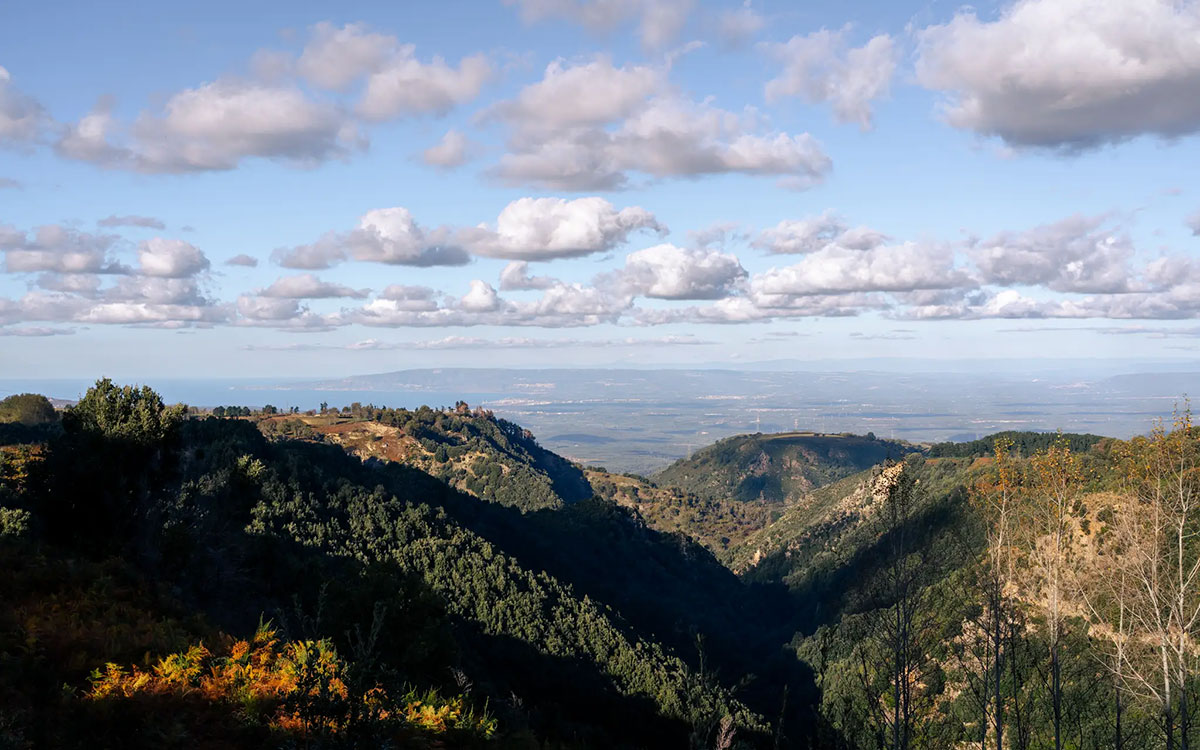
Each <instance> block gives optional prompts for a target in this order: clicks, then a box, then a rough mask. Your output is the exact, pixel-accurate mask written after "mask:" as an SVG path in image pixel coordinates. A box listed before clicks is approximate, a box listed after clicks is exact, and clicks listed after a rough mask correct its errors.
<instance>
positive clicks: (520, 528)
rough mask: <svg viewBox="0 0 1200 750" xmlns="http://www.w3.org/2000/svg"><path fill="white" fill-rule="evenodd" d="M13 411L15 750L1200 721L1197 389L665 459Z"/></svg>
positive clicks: (365, 422)
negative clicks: (1159, 416)
mask: <svg viewBox="0 0 1200 750" xmlns="http://www.w3.org/2000/svg"><path fill="white" fill-rule="evenodd" d="M15 404H16V407H17V408H15V409H14V410H13V412H12V413H15V414H18V415H20V416H19V417H15V418H14V417H9V420H10V422H9V423H8V424H6V425H3V430H2V431H0V438H2V440H0V442H2V443H3V444H2V446H0V565H2V566H3V569H4V570H5V571H6V573H7V575H5V576H4V577H3V578H2V579H0V601H3V606H2V608H0V747H6V748H7V747H15V748H27V747H28V748H33V747H89V748H90V747H146V748H151V747H155V748H157V747H179V748H184V747H189V748H190V747H214V748H249V747H281V748H282V747H299V746H304V747H331V748H332V747H387V746H394V747H502V748H503V747H519V748H570V747H594V748H609V747H630V748H634V747H638V748H672V747H674V748H697V749H699V748H723V749H725V750H728V749H729V748H735V747H742V748H845V749H847V750H860V749H861V750H873V749H877V748H887V749H889V750H892V749H895V750H900V749H901V748H906V749H907V748H912V749H913V750H915V749H917V748H930V749H936V750H940V749H941V748H980V749H981V750H984V749H986V748H996V750H1005V749H1007V748H1021V749H1022V750H1035V749H1036V748H1056V749H1059V748H1080V749H1083V748H1095V749H1097V750H1099V749H1100V748H1113V747H1120V748H1124V749H1125V750H1132V749H1134V748H1137V749H1138V750H1143V749H1144V750H1151V749H1155V750H1157V749H1159V748H1169V749H1170V750H1175V749H1176V748H1179V750H1182V749H1183V748H1186V747H1190V746H1191V744H1192V743H1193V742H1195V741H1196V740H1197V739H1198V738H1197V737H1196V734H1197V730H1196V727H1195V724H1196V722H1195V711H1196V706H1198V705H1200V702H1198V699H1200V696H1197V694H1196V693H1197V688H1198V687H1200V681H1198V680H1197V669H1198V668H1200V659H1198V658H1197V654H1200V647H1198V645H1197V641H1196V639H1197V637H1198V636H1200V616H1198V615H1197V614H1196V613H1197V612H1200V542H1198V541H1197V540H1200V433H1198V432H1197V430H1196V428H1194V427H1193V426H1192V424H1191V421H1190V416H1189V415H1188V414H1187V413H1186V412H1184V413H1182V414H1180V415H1178V416H1177V419H1176V421H1175V423H1174V425H1172V426H1170V427H1167V428H1164V429H1162V430H1159V431H1157V432H1155V433H1154V434H1152V435H1150V436H1148V437H1146V438H1137V439H1134V440H1131V441H1117V440H1112V439H1107V438H1104V439H1100V438H1097V437H1096V436H1091V435H1045V434H1041V433H1005V434H1001V435H998V436H993V437H992V438H988V439H985V440H981V441H975V442H973V443H962V444H938V445H935V446H918V445H909V444H904V443H895V442H891V441H881V440H877V439H875V438H874V437H873V436H866V437H859V436H853V435H814V434H799V433H789V434H785V435H781V436H770V435H751V436H742V437H738V438H732V439H729V440H725V441H722V442H720V443H718V444H716V445H715V446H712V447H711V448H709V449H705V450H702V451H699V452H697V454H696V455H695V456H693V457H692V458H691V459H690V460H685V461H682V462H679V463H678V464H676V465H674V466H672V467H670V468H669V469H668V470H666V471H664V472H663V473H661V474H660V475H658V476H656V477H655V478H653V480H650V479H646V478H642V477H637V476H633V475H617V474H611V473H608V472H605V471H603V470H595V469H593V470H588V471H586V472H584V471H583V470H582V469H580V468H579V467H577V466H575V465H573V464H571V463H570V462H568V461H566V460H565V459H562V458H561V457H558V456H556V455H554V454H553V453H551V452H549V451H546V450H544V449H543V448H541V447H540V446H539V445H538V444H537V441H536V440H535V439H534V437H533V436H532V435H530V434H528V433H527V432H526V431H524V430H522V429H521V428H520V427H518V426H516V425H513V424H511V423H508V422H504V421H503V420H498V419H496V418H495V417H494V416H493V415H491V414H490V413H487V412H485V411H482V410H472V409H469V408H468V407H467V406H466V405H465V404H459V405H458V406H457V407H456V408H454V409H443V410H435V409H428V408H422V409H418V410H412V411H407V410H390V409H383V408H377V407H374V406H365V407H364V406H361V405H352V406H350V407H347V408H344V409H342V408H339V409H329V408H323V409H322V410H320V411H319V412H313V413H309V414H299V413H291V414H285V415H281V414H278V413H276V412H275V411H274V410H271V409H263V410H245V412H243V411H242V410H241V409H237V410H235V411H233V410H221V413H222V414H230V415H229V416H221V417H216V416H211V415H208V414H203V413H199V412H197V411H196V410H194V409H188V408H186V407H183V406H169V405H166V404H163V403H162V401H161V399H160V398H159V397H158V396H157V394H156V393H154V391H152V390H150V389H149V388H132V387H120V386H116V385H114V384H112V383H110V382H108V381H100V382H98V383H97V385H96V386H95V387H94V388H93V389H92V390H90V391H89V392H88V394H87V395H86V396H85V397H84V398H83V399H82V400H81V401H80V402H79V404H77V405H76V406H73V407H70V408H68V409H66V410H64V411H62V412H54V411H53V410H52V409H51V411H49V412H47V411H46V404H44V403H42V401H39V400H38V399H37V398H35V397H28V396H22V397H21V398H20V399H19V400H17V401H16V402H15ZM231 411H232V413H231ZM30 415H32V416H30ZM988 444H990V448H989V449H988V450H987V451H986V452H985V451H983V449H982V447H981V446H983V445H988Z"/></svg>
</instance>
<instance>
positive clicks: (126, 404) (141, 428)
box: [63, 378, 186, 443]
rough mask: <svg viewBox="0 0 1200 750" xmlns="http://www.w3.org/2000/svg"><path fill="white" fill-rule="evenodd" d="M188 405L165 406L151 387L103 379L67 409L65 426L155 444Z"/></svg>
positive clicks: (173, 424)
mask: <svg viewBox="0 0 1200 750" xmlns="http://www.w3.org/2000/svg"><path fill="white" fill-rule="evenodd" d="M185 408H186V407H184V406H183V405H182V404H176V405H175V406H166V405H164V404H163V400H162V397H161V396H159V395H158V393H156V392H155V391H154V389H152V388H151V387H150V386H146V385H144V386H142V387H141V388H138V387H137V386H132V385H124V386H118V385H116V384H115V383H113V382H112V380H110V379H108V378H103V379H101V380H97V381H96V384H95V385H94V386H92V387H91V388H89V389H88V391H87V393H85V394H84V395H83V398H81V399H80V400H79V403H78V404H76V405H75V406H72V407H71V408H69V409H67V411H66V413H65V414H64V417H63V425H64V426H65V427H66V428H67V429H68V430H71V431H78V432H90V433H96V434H100V435H104V436H105V437H111V438H121V439H125V440H132V441H135V442H139V443H153V442H156V441H159V440H162V439H164V438H165V437H167V436H168V435H169V434H170V433H171V432H172V431H173V430H174V428H175V426H176V425H178V424H179V421H180V420H181V419H182V418H183V413H184V410H185Z"/></svg>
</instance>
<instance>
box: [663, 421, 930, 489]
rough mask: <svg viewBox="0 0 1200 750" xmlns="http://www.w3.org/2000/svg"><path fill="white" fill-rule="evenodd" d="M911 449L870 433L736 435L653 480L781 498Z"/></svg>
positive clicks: (828, 481)
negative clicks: (864, 435)
mask: <svg viewBox="0 0 1200 750" xmlns="http://www.w3.org/2000/svg"><path fill="white" fill-rule="evenodd" d="M915 450H917V448H916V447H915V446H910V445H907V444H905V443H900V442H896V441H892V440H879V439H878V438H876V437H875V436H874V435H867V436H866V437H862V436H859V435H825V434H819V433H811V432H796V433H783V434H780V435H763V434H755V435H737V436H735V437H731V438H726V439H725V440H721V441H719V442H717V443H714V444H713V445H710V446H708V447H707V448H702V449H701V450H698V451H696V453H695V454H693V455H692V456H691V457H690V458H685V459H682V460H679V461H676V462H675V463H673V464H671V465H670V466H668V467H667V468H665V469H663V470H662V471H660V472H659V473H658V474H656V475H654V480H655V481H656V482H658V483H659V484H664V485H672V486H675V487H679V488H681V489H684V490H687V491H689V492H693V493H695V494H697V495H699V496H701V497H709V498H720V499H731V500H741V501H756V500H757V501H762V502H769V503H785V502H787V501H789V500H794V499H796V498H798V497H799V496H800V495H801V494H802V493H804V492H807V491H809V490H812V489H814V488H816V487H820V486H822V485H826V484H829V483H830V482H833V481H836V480H838V479H841V478H842V477H846V476H849V475H851V474H855V473H857V472H860V471H862V470H864V469H869V468H871V467H872V466H876V465H878V464H879V463H882V462H883V461H886V460H888V459H898V458H901V457H903V456H904V455H905V454H907V453H911V452H913V451H915Z"/></svg>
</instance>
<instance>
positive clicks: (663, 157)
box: [0, 0, 1200, 378]
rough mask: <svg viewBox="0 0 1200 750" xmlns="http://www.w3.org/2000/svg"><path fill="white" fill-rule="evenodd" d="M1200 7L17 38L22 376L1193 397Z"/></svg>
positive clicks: (622, 4) (833, 9)
mask: <svg viewBox="0 0 1200 750" xmlns="http://www.w3.org/2000/svg"><path fill="white" fill-rule="evenodd" d="M1198 131H1200V2H1196V1H1195V0H1174V1H1171V0H1020V1H1019V2H1015V3H1014V2H1001V3H995V2H984V3H979V4H975V5H973V6H965V5H957V4H954V3H943V2H936V1H934V2H925V3H905V2H901V1H898V0H897V1H895V2H839V3H833V2H813V1H809V0H806V2H802V3H797V2H778V1H776V2H767V1H766V0H751V1H750V2H744V3H741V2H701V1H700V0H494V1H493V0H478V1H477V2H465V1H453V0H452V1H450V2H443V3H397V2H386V3H384V2H380V3H356V2H346V3H341V4H337V5H336V6H333V5H330V4H328V3H321V4H317V3H313V2H304V1H298V0H290V1H289V2H287V3H280V2H256V3H245V2H239V3H232V2H225V1H224V0H214V1H211V2H205V3H202V4H200V3H194V4H193V3H150V2H125V3H122V2H112V3H102V4H98V3H88V2H73V3H56V4H53V7H51V4H46V3H6V4H4V5H3V6H2V7H0V256H3V258H2V260H0V271H2V272H0V378H4V377H8V378H63V377H89V376H98V375H101V374H105V375H112V376H132V377H142V378H149V377H155V376H158V377H276V376H278V377H285V376H286V377H288V378H295V377H304V376H307V375H312V376H314V377H325V376H332V375H347V374H354V373H365V372H382V371H389V370H397V369H405V368H412V367H438V366H504V367H546V366H627V365H637V366H648V365H655V364H664V365H681V364H688V363H704V364H705V365H712V364H722V365H724V364H727V365H729V366H736V365H737V364H738V363H739V362H743V363H744V362H757V361H766V360H776V359H799V360H805V361H810V360H811V361H819V360H826V359H828V360H846V359H864V358H877V357H878V358H906V359H908V360H911V359H913V358H916V359H928V360H930V361H931V363H933V366H936V363H937V362H941V361H946V360H955V359H964V358H969V359H976V360H987V359H1011V358H1021V359H1040V358H1045V359H1047V360H1050V359H1062V358H1080V359H1128V360H1131V361H1152V360H1154V361H1161V360H1178V361H1185V360H1188V359H1194V358H1195V357H1196V354H1197V346H1198V345H1200V321H1198V320H1197V317H1198V316H1200V256H1198V255H1197V250H1198V248H1200V237H1198V235H1200V189H1198V187H1200V186H1198V185H1197V180H1196V177H1195V173H1196V167H1197V165H1200V139H1198V138H1197V132H1198Z"/></svg>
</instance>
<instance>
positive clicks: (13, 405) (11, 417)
mask: <svg viewBox="0 0 1200 750" xmlns="http://www.w3.org/2000/svg"><path fill="white" fill-rule="evenodd" d="M56 421H58V414H57V412H55V411H54V405H53V404H51V403H50V399H48V398H46V397H45V396H43V395H41V394H40V393H17V394H14V395H12V396H9V397H8V398H6V399H4V400H3V401H0V422H20V423H21V424H24V425H30V426H33V425H39V424H50V423H52V422H56Z"/></svg>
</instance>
